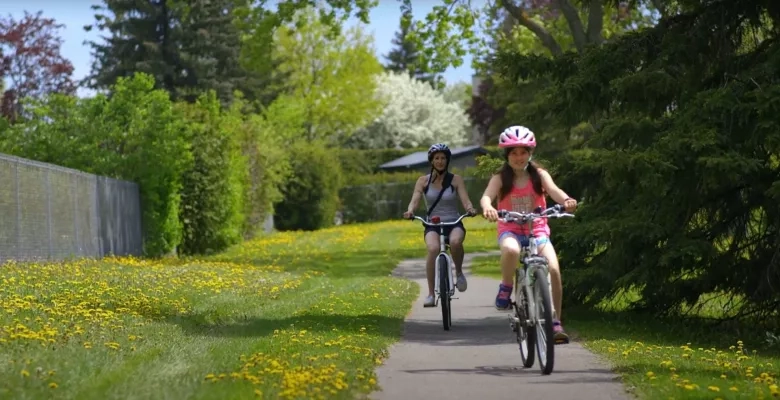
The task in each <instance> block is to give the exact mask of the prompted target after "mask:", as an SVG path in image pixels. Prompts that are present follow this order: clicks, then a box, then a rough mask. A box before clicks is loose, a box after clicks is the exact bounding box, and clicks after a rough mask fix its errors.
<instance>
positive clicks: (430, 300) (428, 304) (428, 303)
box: [423, 296, 436, 307]
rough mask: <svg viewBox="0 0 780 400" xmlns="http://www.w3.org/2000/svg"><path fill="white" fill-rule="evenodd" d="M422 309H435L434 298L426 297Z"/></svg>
mask: <svg viewBox="0 0 780 400" xmlns="http://www.w3.org/2000/svg"><path fill="white" fill-rule="evenodd" d="M423 307H436V298H435V297H433V296H428V297H426V298H425V303H423Z"/></svg>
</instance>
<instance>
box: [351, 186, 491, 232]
mask: <svg viewBox="0 0 780 400" xmlns="http://www.w3.org/2000/svg"><path fill="white" fill-rule="evenodd" d="M419 176H420V174H417V175H416V176H415V178H414V179H413V180H408V181H406V182H392V183H384V184H371V185H356V186H348V187H344V188H342V189H341V191H340V197H341V204H342V209H341V211H342V216H343V220H344V223H357V222H370V221H385V220H389V219H397V218H401V216H402V215H403V213H404V212H405V211H406V208H407V207H408V206H409V201H410V200H411V198H412V190H413V189H414V183H415V181H416V180H417V177H419ZM488 180H489V178H476V177H464V181H465V183H466V191H467V192H468V193H469V198H470V199H471V202H472V204H474V207H475V208H479V206H478V205H479V199H480V197H482V193H483V192H484V191H485V187H486V186H487V182H488ZM459 204H460V203H459ZM426 211H427V209H426V208H425V201H424V200H422V199H421V200H420V204H419V206H418V209H417V210H416V211H415V213H418V214H419V215H424V214H425V212H426ZM461 212H465V210H463V209H462V207H461Z"/></svg>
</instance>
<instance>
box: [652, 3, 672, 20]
mask: <svg viewBox="0 0 780 400" xmlns="http://www.w3.org/2000/svg"><path fill="white" fill-rule="evenodd" d="M650 2H651V3H652V4H653V7H655V9H656V10H658V12H659V13H660V14H661V18H664V17H667V16H668V15H667V11H666V7H664V2H663V1H662V0H650Z"/></svg>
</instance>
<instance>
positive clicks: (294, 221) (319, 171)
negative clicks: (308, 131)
mask: <svg viewBox="0 0 780 400" xmlns="http://www.w3.org/2000/svg"><path fill="white" fill-rule="evenodd" d="M289 150H290V152H289V154H290V161H291V166H292V174H291V176H290V177H289V179H287V182H286V183H285V185H284V187H283V189H282V193H283V195H284V199H283V200H282V201H281V202H279V203H278V204H276V206H275V209H276V213H275V216H274V222H275V225H276V228H277V229H279V230H316V229H320V228H325V227H328V226H331V225H333V218H334V216H335V214H336V211H337V210H338V208H339V189H340V188H341V185H342V183H343V182H342V181H343V177H342V171H341V166H340V163H339V159H338V155H337V153H336V152H334V151H332V150H331V149H328V148H326V146H325V145H324V144H323V143H318V142H308V141H307V142H302V141H298V142H295V144H293V145H292V146H291V148H290V149H289Z"/></svg>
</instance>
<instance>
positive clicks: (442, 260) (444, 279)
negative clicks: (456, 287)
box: [438, 255, 452, 331]
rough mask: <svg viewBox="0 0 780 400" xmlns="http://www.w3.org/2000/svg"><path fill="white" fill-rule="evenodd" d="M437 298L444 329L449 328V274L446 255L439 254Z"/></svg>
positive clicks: (450, 321) (450, 311) (450, 317)
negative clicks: (439, 303) (439, 302)
mask: <svg viewBox="0 0 780 400" xmlns="http://www.w3.org/2000/svg"><path fill="white" fill-rule="evenodd" d="M438 264H439V298H440V299H441V320H442V324H443V325H444V330H445V331H448V330H450V326H452V309H451V307H450V305H451V303H450V276H449V275H450V274H449V265H448V264H447V257H444V255H440V256H439V262H438Z"/></svg>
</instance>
